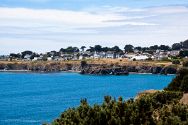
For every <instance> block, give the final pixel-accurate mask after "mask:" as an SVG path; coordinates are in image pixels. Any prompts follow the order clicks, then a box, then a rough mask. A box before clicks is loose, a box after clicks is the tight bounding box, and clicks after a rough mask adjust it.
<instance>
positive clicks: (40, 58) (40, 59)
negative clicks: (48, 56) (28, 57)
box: [32, 57, 42, 61]
mask: <svg viewBox="0 0 188 125" xmlns="http://www.w3.org/2000/svg"><path fill="white" fill-rule="evenodd" d="M32 61H42V57H34V58H33V60H32Z"/></svg>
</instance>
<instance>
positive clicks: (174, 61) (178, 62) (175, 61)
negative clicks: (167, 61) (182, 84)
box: [172, 59, 180, 65]
mask: <svg viewBox="0 0 188 125" xmlns="http://www.w3.org/2000/svg"><path fill="white" fill-rule="evenodd" d="M172 64H175V65H179V64H180V61H179V60H178V59H175V60H173V61H172Z"/></svg>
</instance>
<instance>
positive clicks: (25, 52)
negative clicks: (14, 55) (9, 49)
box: [21, 50, 33, 58]
mask: <svg viewBox="0 0 188 125" xmlns="http://www.w3.org/2000/svg"><path fill="white" fill-rule="evenodd" d="M32 54H33V52H32V51H29V50H27V51H24V52H22V53H21V55H22V58H24V57H25V55H32Z"/></svg>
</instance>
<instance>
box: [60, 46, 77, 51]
mask: <svg viewBox="0 0 188 125" xmlns="http://www.w3.org/2000/svg"><path fill="white" fill-rule="evenodd" d="M60 52H63V53H74V52H79V49H78V47H72V46H69V47H67V48H66V49H64V48H61V49H60Z"/></svg>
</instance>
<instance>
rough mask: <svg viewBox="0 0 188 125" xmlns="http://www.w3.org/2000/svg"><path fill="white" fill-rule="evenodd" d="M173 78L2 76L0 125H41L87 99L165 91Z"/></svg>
mask: <svg viewBox="0 0 188 125" xmlns="http://www.w3.org/2000/svg"><path fill="white" fill-rule="evenodd" d="M174 77H175V76H174V75H169V76H165V75H150V74H131V75H129V76H93V75H80V74H77V73H49V74H47V73H46V74H45V73H44V74H42V73H41V74H40V73H7V72H6V73H0V125H40V124H42V123H46V122H48V123H49V122H51V121H52V120H53V119H55V118H57V117H58V116H60V114H61V112H62V111H64V110H65V109H67V108H69V107H73V106H78V105H79V104H80V99H82V98H87V100H88V102H89V103H90V104H94V103H99V104H100V103H102V101H103V97H104V96H105V95H111V96H113V97H116V98H118V97H119V96H122V97H123V98H124V99H129V98H132V97H134V96H136V94H137V93H139V92H141V91H143V90H148V89H163V88H164V87H165V86H167V85H168V83H169V82H170V81H171V80H172V79H173V78H174Z"/></svg>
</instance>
